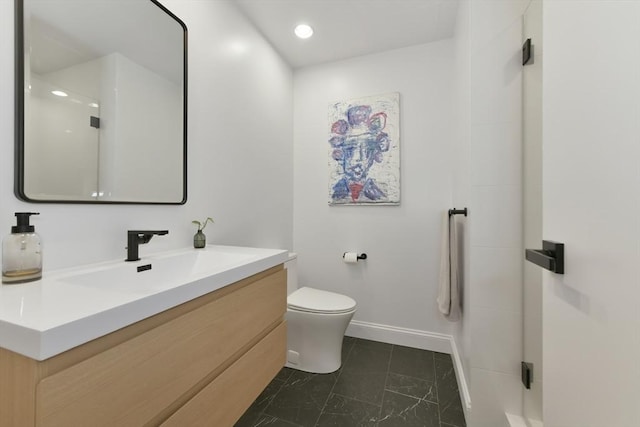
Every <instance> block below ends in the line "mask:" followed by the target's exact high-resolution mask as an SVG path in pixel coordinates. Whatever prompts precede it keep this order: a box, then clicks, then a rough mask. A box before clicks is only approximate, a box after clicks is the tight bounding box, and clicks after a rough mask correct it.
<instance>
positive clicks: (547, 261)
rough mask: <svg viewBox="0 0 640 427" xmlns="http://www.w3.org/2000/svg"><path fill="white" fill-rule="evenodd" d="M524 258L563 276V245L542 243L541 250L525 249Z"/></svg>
mask: <svg viewBox="0 0 640 427" xmlns="http://www.w3.org/2000/svg"><path fill="white" fill-rule="evenodd" d="M525 258H526V259H527V261H530V262H532V263H534V264H536V265H539V266H540V267H542V268H544V269H547V270H549V271H552V272H554V273H557V274H564V243H558V242H552V241H550V240H543V241H542V249H526V250H525Z"/></svg>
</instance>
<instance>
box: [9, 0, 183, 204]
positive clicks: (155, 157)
mask: <svg viewBox="0 0 640 427" xmlns="http://www.w3.org/2000/svg"><path fill="white" fill-rule="evenodd" d="M186 41H187V29H186V26H185V25H184V23H183V22H182V21H181V20H180V19H178V18H177V17H176V16H175V15H173V14H172V13H171V12H170V11H168V10H167V9H166V8H164V7H163V6H162V5H161V4H160V3H158V2H157V1H155V0H16V150H15V151H16V155H15V157H16V162H15V163H16V164H15V171H16V176H15V194H16V196H17V197H18V198H20V199H22V200H25V201H29V202H70V203H150V204H183V203H185V202H186V198H187V192H186V189H187V181H186V169H187V168H186V164H187V163H186V154H187V146H186V143H187V142H186V111H187V110H186V105H187V104H186V93H187V73H186V69H187V46H186Z"/></svg>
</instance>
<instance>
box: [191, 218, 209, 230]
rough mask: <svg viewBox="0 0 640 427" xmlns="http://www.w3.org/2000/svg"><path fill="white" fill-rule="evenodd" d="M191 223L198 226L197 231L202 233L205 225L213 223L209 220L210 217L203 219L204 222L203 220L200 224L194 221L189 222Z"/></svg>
mask: <svg viewBox="0 0 640 427" xmlns="http://www.w3.org/2000/svg"><path fill="white" fill-rule="evenodd" d="M191 222H192V223H193V224H195V225H197V226H198V231H202V230H204V228H205V227H206V226H207V224H208V223H209V222H212V223H213V222H214V221H213V218H211V217H210V216H209V217H207V219H205V220H204V221H202V222H200V221H195V220H194V221H191Z"/></svg>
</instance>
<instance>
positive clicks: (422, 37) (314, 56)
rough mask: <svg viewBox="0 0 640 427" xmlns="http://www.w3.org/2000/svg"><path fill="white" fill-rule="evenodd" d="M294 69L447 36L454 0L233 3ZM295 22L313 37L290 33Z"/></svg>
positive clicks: (451, 31)
mask: <svg viewBox="0 0 640 427" xmlns="http://www.w3.org/2000/svg"><path fill="white" fill-rule="evenodd" d="M235 2H236V3H237V4H238V6H239V8H240V9H241V11H242V12H243V13H244V14H245V15H246V16H247V18H248V19H249V20H250V21H251V22H252V23H253V24H254V25H255V26H256V27H257V28H258V30H259V31H260V32H261V33H262V34H263V35H264V36H265V38H266V39H267V40H269V42H270V43H271V44H272V45H273V47H274V48H275V49H276V50H277V51H278V52H279V53H280V54H281V55H282V56H283V58H284V59H285V60H286V61H287V62H288V63H289V64H290V65H291V66H292V67H294V68H299V67H305V66H308V65H315V64H319V63H323V62H329V61H335V60H339V59H346V58H351V57H355V56H360V55H367V54H370V53H376V52H383V51H385V50H390V49H397V48H401V47H407V46H412V45H417V44H423V43H429V42H434V41H438V40H443V39H447V38H450V37H452V36H453V34H454V28H455V19H456V12H457V7H458V0H235ZM299 23H306V24H309V25H311V27H313V29H314V35H313V37H311V38H310V39H306V40H301V39H298V38H297V37H295V35H294V34H293V29H294V27H295V26H296V25H297V24H299Z"/></svg>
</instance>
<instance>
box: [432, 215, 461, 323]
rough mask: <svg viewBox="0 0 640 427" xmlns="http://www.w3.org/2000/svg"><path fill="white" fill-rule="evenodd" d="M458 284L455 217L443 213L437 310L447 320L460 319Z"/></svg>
mask: <svg viewBox="0 0 640 427" xmlns="http://www.w3.org/2000/svg"><path fill="white" fill-rule="evenodd" d="M459 290H460V284H459V277H458V238H457V235H456V217H455V215H451V216H449V212H448V211H445V212H444V214H443V219H442V241H441V247H440V282H439V292H438V299H437V301H438V309H439V310H440V312H441V313H442V314H443V315H444V317H445V318H446V319H447V320H450V321H452V322H455V321H457V320H459V319H460V315H461V310H460V294H459Z"/></svg>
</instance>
